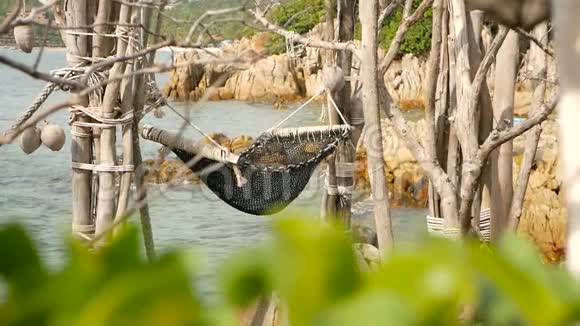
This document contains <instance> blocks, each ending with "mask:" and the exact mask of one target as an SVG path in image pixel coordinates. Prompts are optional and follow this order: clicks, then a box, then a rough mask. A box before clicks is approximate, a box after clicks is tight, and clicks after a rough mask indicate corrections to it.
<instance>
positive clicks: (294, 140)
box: [141, 89, 354, 215]
mask: <svg viewBox="0 0 580 326" xmlns="http://www.w3.org/2000/svg"><path fill="white" fill-rule="evenodd" d="M325 92H326V93H327V94H328V93H329V92H328V90H326V89H322V90H320V91H319V92H317V94H315V95H314V96H312V97H311V98H310V99H308V100H307V101H306V102H304V103H303V104H302V105H300V106H299V107H298V108H296V109H295V110H293V111H292V112H291V113H290V114H289V115H288V116H287V117H285V118H284V119H282V121H280V122H278V123H277V124H276V125H274V126H273V127H271V128H270V129H267V130H266V131H264V132H262V134H261V135H260V136H259V137H258V138H257V139H256V140H255V141H254V143H253V144H252V145H250V146H249V147H248V148H246V149H245V150H244V151H242V152H241V153H239V154H232V153H230V151H229V150H228V149H227V148H224V147H223V146H221V145H219V144H217V142H215V140H213V139H212V138H211V137H210V136H209V135H208V134H207V133H205V132H204V131H203V130H202V129H201V128H200V127H199V126H197V125H196V124H195V123H193V122H191V121H190V120H189V119H187V118H186V117H185V116H183V115H182V114H181V113H180V112H179V111H177V110H176V109H175V108H174V107H173V106H171V105H169V104H167V103H165V106H167V107H169V108H170V109H171V110H172V111H173V112H174V113H175V114H177V115H178V116H180V117H181V118H182V119H184V120H185V121H186V122H187V123H188V124H189V125H190V126H192V127H193V128H194V129H195V130H196V131H197V132H199V133H200V134H201V135H202V136H203V137H205V138H207V139H209V140H210V141H211V143H205V142H203V141H197V142H196V141H193V140H191V139H186V138H184V137H183V136H182V135H181V133H180V134H175V133H172V132H169V131H166V130H163V129H159V128H155V127H152V126H144V128H143V130H142V132H141V135H142V137H143V138H145V139H148V140H150V141H153V142H157V143H159V144H162V145H164V146H166V147H168V148H169V149H171V150H172V151H173V152H174V153H175V154H176V155H177V157H179V159H181V160H182V161H183V162H184V163H185V164H186V165H187V166H188V167H189V168H190V169H191V171H192V172H193V173H194V174H196V175H198V176H199V177H200V179H201V180H202V182H204V183H205V184H206V186H207V187H208V188H209V189H210V190H211V191H212V192H214V194H216V195H217V196H218V197H219V198H220V199H222V200H223V201H224V202H226V203H227V204H229V205H230V206H232V207H234V208H236V209H238V210H241V211H243V212H246V213H249V214H254V215H269V214H273V213H276V212H278V211H280V210H282V209H284V208H285V207H286V206H287V205H289V204H290V203H291V202H292V201H293V200H294V199H295V198H297V197H298V195H300V193H301V192H302V191H303V190H304V188H305V187H306V185H307V184H308V182H309V180H310V177H311V176H312V174H313V173H314V171H315V170H316V168H317V167H318V164H319V163H320V162H321V161H322V160H324V159H325V158H326V157H328V156H329V155H330V154H332V153H333V152H334V151H335V150H336V148H338V146H339V145H340V144H342V143H343V142H345V141H346V140H347V139H349V137H350V129H351V127H350V125H349V124H348V123H347V122H346V119H345V118H344V116H343V115H342V113H341V112H340V110H339V109H338V106H337V105H336V103H334V101H331V106H332V107H333V109H335V110H336V111H337V112H338V113H339V116H340V118H341V119H342V122H343V124H339V125H327V126H312V127H295V128H280V126H281V125H283V124H284V123H285V122H287V121H288V120H289V119H291V118H292V117H293V116H295V115H296V114H297V113H298V112H300V111H301V110H302V109H304V108H305V107H306V106H308V104H309V103H311V102H312V101H314V100H315V99H316V98H317V97H318V96H320V95H322V94H323V93H325ZM339 170H340V172H339V174H340V175H341V176H344V177H347V176H349V175H350V176H352V175H353V171H354V165H352V164H350V165H348V164H347V165H344V166H342V165H341V166H340V167H339ZM352 188H353V187H352V186H340V187H330V188H329V191H330V192H332V193H336V194H341V195H344V196H348V195H350V194H352Z"/></svg>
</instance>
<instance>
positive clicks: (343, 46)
mask: <svg viewBox="0 0 580 326" xmlns="http://www.w3.org/2000/svg"><path fill="white" fill-rule="evenodd" d="M426 1H432V0H426ZM249 12H250V13H252V14H253V15H254V17H255V18H256V20H257V21H258V22H260V23H261V24H262V25H264V27H266V28H267V29H268V30H270V31H271V32H274V33H276V34H278V35H281V36H284V37H290V36H291V35H293V36H294V41H296V42H298V43H300V44H304V45H306V46H311V47H314V48H321V49H328V50H340V51H351V52H352V53H353V54H354V55H355V56H357V57H360V56H359V54H358V52H359V49H358V47H357V46H356V44H354V42H345V43H341V42H327V41H320V40H313V39H310V38H307V37H304V36H300V35H297V34H296V33H294V32H290V31H288V30H285V29H283V28H282V27H280V26H276V25H274V24H272V23H271V22H270V21H268V19H266V17H264V16H263V14H261V13H259V12H258V11H254V10H250V11H249Z"/></svg>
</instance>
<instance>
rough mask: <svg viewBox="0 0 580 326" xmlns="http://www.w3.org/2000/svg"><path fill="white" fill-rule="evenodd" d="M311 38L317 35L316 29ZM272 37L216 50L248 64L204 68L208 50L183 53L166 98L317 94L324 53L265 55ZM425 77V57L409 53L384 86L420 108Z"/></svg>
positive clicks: (266, 98) (268, 98)
mask: <svg viewBox="0 0 580 326" xmlns="http://www.w3.org/2000/svg"><path fill="white" fill-rule="evenodd" d="M312 35H316V30H314V31H313V32H312ZM269 37H270V36H269V34H267V33H260V34H258V35H256V36H254V37H253V38H252V39H242V40H238V41H235V42H234V43H233V44H230V45H226V46H225V47H224V48H220V49H213V50H212V55H214V57H215V56H219V57H222V58H235V57H244V56H245V57H246V58H250V59H254V62H252V63H249V64H245V63H243V64H238V63H232V64H219V65H211V64H205V65H204V64H201V63H203V62H207V61H208V60H209V59H210V58H211V57H212V55H209V54H207V53H206V51H207V50H197V49H193V50H187V51H183V52H181V53H179V54H178V55H177V56H176V59H175V61H176V64H177V66H178V68H176V69H174V70H173V71H172V72H171V77H170V80H169V82H168V83H167V84H166V85H165V86H164V87H163V94H164V95H165V96H166V97H169V98H172V99H175V100H180V101H186V100H192V101H195V100H199V99H200V98H203V97H204V96H205V98H207V99H208V100H230V99H235V100H241V101H252V102H266V103H285V102H292V101H296V100H300V99H302V98H305V97H311V96H313V95H315V94H317V92H318V90H319V89H320V87H321V84H322V68H323V63H322V62H323V61H322V51H321V50H320V49H313V48H307V49H306V50H305V51H304V52H303V54H302V55H301V56H299V57H297V58H290V57H289V56H288V54H286V53H284V54H278V55H271V56H266V57H261V53H265V49H264V44H266V43H267V42H268V39H269ZM359 64H360V62H356V60H355V62H354V63H353V65H354V66H355V67H356V66H358V65H359ZM356 71H357V70H354V72H355V73H356ZM425 73H426V69H425V59H424V58H418V57H413V56H411V55H406V56H404V57H403V58H402V59H401V60H398V61H396V62H394V63H393V64H392V65H391V67H390V68H389V70H388V71H387V73H386V74H385V85H386V86H387V89H388V90H389V91H390V93H391V94H392V95H393V98H394V100H395V101H396V102H397V103H399V104H400V106H401V107H403V108H411V109H412V108H418V107H422V106H423V101H422V97H423V95H422V93H423V86H422V85H423V79H424V77H425ZM354 78H355V79H356V75H355V76H354Z"/></svg>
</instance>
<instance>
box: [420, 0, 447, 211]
mask: <svg viewBox="0 0 580 326" xmlns="http://www.w3.org/2000/svg"><path fill="white" fill-rule="evenodd" d="M442 20H443V0H435V1H434V2H433V28H432V37H431V51H430V53H429V60H428V61H427V79H426V82H425V83H426V86H425V89H426V93H425V122H426V133H427V137H426V138H425V139H424V146H425V150H426V152H427V155H429V156H430V157H433V158H436V157H437V146H436V142H437V134H436V131H435V103H436V96H437V81H438V76H439V71H440V68H441V67H440V59H441V32H442ZM438 206H439V199H438V196H437V194H436V192H435V189H434V188H433V183H432V182H431V181H429V214H430V215H431V216H439V213H438V211H439V210H438Z"/></svg>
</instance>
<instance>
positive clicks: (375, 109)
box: [359, 0, 393, 253]
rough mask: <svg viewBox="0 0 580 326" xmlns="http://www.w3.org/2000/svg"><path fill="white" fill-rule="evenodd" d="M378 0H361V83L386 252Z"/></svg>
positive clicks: (387, 232) (380, 239) (389, 234)
mask: <svg viewBox="0 0 580 326" xmlns="http://www.w3.org/2000/svg"><path fill="white" fill-rule="evenodd" d="M378 9H379V8H378V1H377V0H366V1H360V3H359V12H360V20H361V25H362V26H361V27H362V28H361V30H362V33H361V34H362V41H361V62H363V63H364V64H362V65H361V75H360V78H361V82H362V90H363V107H364V115H365V125H366V127H367V128H368V132H367V136H366V137H367V141H366V144H367V153H368V171H369V176H370V180H371V192H372V200H373V202H374V206H375V211H374V216H375V223H376V229H377V238H378V243H379V250H381V252H383V253H384V252H386V251H387V250H388V248H390V247H391V246H392V245H393V232H392V229H391V215H390V210H389V201H388V191H387V182H386V179H385V173H384V165H385V162H384V160H383V142H382V134H381V125H380V116H379V94H378V80H379V75H378V70H377V67H378V58H377V47H378V42H377V38H378V37H377V36H378V28H377V19H378Z"/></svg>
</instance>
